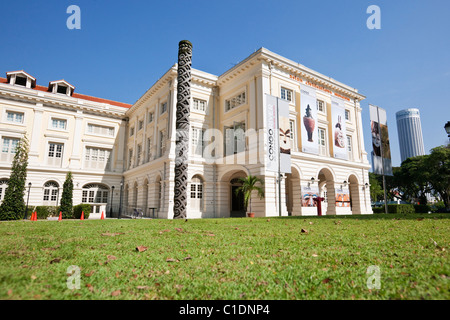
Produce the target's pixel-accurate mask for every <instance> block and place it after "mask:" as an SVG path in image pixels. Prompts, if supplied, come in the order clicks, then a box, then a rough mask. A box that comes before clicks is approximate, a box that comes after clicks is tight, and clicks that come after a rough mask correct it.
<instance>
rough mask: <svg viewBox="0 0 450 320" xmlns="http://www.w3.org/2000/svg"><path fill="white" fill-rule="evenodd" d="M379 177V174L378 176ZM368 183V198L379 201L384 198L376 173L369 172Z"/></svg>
mask: <svg viewBox="0 0 450 320" xmlns="http://www.w3.org/2000/svg"><path fill="white" fill-rule="evenodd" d="M380 177H381V176H380ZM369 184H370V198H371V199H372V201H374V202H376V201H380V200H382V199H383V198H384V195H383V186H382V183H380V181H379V179H378V175H377V174H375V173H372V172H369Z"/></svg>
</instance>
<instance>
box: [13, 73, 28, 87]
mask: <svg viewBox="0 0 450 320" xmlns="http://www.w3.org/2000/svg"><path fill="white" fill-rule="evenodd" d="M16 84H17V85H19V86H24V87H26V86H27V78H25V77H20V76H16Z"/></svg>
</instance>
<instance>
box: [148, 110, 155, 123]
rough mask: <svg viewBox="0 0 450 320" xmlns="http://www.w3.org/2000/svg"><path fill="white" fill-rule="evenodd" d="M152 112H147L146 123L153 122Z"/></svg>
mask: <svg viewBox="0 0 450 320" xmlns="http://www.w3.org/2000/svg"><path fill="white" fill-rule="evenodd" d="M154 115H155V114H154V113H153V112H149V113H148V123H150V122H153V117H154Z"/></svg>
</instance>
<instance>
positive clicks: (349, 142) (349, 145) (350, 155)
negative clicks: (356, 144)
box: [347, 136, 353, 161]
mask: <svg viewBox="0 0 450 320" xmlns="http://www.w3.org/2000/svg"><path fill="white" fill-rule="evenodd" d="M347 153H348V160H350V161H352V160H353V152H352V137H351V136H347Z"/></svg>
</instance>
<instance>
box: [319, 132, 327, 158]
mask: <svg viewBox="0 0 450 320" xmlns="http://www.w3.org/2000/svg"><path fill="white" fill-rule="evenodd" d="M326 137H327V134H326V130H325V129H321V128H319V153H320V155H321V156H327V155H328V154H327V138H326Z"/></svg>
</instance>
